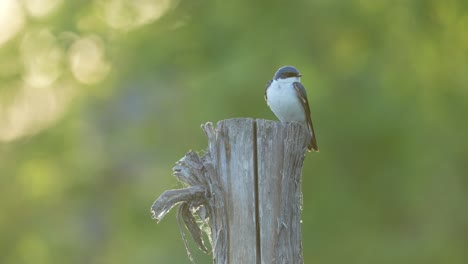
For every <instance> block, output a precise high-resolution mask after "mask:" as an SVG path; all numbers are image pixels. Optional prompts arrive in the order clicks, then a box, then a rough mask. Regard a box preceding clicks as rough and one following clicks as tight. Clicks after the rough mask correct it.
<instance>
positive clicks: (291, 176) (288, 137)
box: [151, 118, 309, 264]
mask: <svg viewBox="0 0 468 264" xmlns="http://www.w3.org/2000/svg"><path fill="white" fill-rule="evenodd" d="M202 129H203V130H204V131H205V133H206V135H207V137H208V150H207V152H206V153H205V154H204V155H203V156H201V157H200V156H199V155H198V154H196V153H195V152H192V151H190V152H189V153H187V154H186V155H185V156H184V157H183V158H182V159H181V160H179V161H178V162H177V164H176V166H175V167H174V175H175V176H176V177H177V178H178V179H179V180H180V181H182V182H183V183H185V184H186V185H187V188H184V189H179V190H169V191H166V192H164V193H163V194H162V195H161V196H160V197H159V198H158V199H157V200H156V201H155V202H154V204H153V206H152V208H151V210H152V212H153V217H154V218H155V219H157V220H158V221H159V220H161V219H162V218H163V217H164V215H165V214H166V213H167V212H168V211H169V210H170V209H171V208H172V207H173V206H175V205H176V204H180V207H179V211H178V219H179V223H181V220H183V222H184V224H185V226H186V227H187V229H188V230H189V233H190V234H191V236H192V238H193V239H194V240H195V242H196V243H197V245H198V246H199V248H200V249H201V250H203V251H205V252H208V250H207V249H206V247H205V245H204V242H203V239H202V232H203V231H202V228H201V227H202V226H204V224H207V225H208V226H209V228H208V229H206V230H205V231H206V233H207V235H208V238H209V239H210V242H211V246H212V249H213V263H215V264H220V263H222V264H227V263H233V264H236V263H240V264H243V263H247V264H250V263H257V264H260V263H265V264H266V263H281V264H283V263H290V264H296V263H303V260H302V244H301V207H302V193H301V173H302V163H303V160H304V156H305V152H306V146H307V141H308V139H309V134H308V132H307V130H306V128H305V127H304V126H303V125H302V124H299V123H294V122H293V123H288V124H285V123H280V122H275V121H268V120H262V119H252V118H236V119H228V120H223V121H220V122H218V124H217V126H216V128H214V127H213V125H212V124H211V123H207V124H205V125H202ZM183 236H184V235H183ZM184 241H185V236H184ZM186 246H187V244H186ZM189 257H190V259H191V260H192V258H191V256H190V253H189ZM192 262H193V260H192Z"/></svg>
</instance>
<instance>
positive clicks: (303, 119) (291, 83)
mask: <svg viewBox="0 0 468 264" xmlns="http://www.w3.org/2000/svg"><path fill="white" fill-rule="evenodd" d="M301 76H302V75H301V74H300V73H299V71H298V70H297V69H296V68H295V67H293V66H284V67H281V68H279V70H278V71H276V73H275V76H274V77H273V80H270V81H268V83H267V87H266V89H265V100H266V102H267V104H268V106H269V107H270V108H271V111H273V113H274V114H275V115H276V117H278V119H279V120H280V121H281V122H292V121H295V122H299V123H303V124H307V128H308V129H309V132H310V134H311V138H310V142H309V144H308V145H307V150H309V151H312V150H314V151H319V149H318V146H317V137H316V135H315V132H314V126H313V125H312V119H311V118H310V109H309V102H308V101H307V94H306V90H305V88H304V86H302V84H301V83H300V81H301Z"/></svg>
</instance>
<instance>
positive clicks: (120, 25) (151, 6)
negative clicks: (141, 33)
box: [101, 0, 171, 29]
mask: <svg viewBox="0 0 468 264" xmlns="http://www.w3.org/2000/svg"><path fill="white" fill-rule="evenodd" d="M170 6H171V1H170V0H135V1H125V0H113V1H106V2H105V3H104V2H103V3H102V5H101V7H102V11H103V16H104V19H105V21H106V23H107V24H108V25H109V26H110V27H112V28H115V29H133V28H136V27H139V26H142V25H145V24H149V23H152V22H154V21H156V20H157V19H159V18H161V17H162V16H163V15H164V14H165V13H166V12H167V11H168V9H169V7H170Z"/></svg>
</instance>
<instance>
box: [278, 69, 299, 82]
mask: <svg viewBox="0 0 468 264" xmlns="http://www.w3.org/2000/svg"><path fill="white" fill-rule="evenodd" d="M301 76H302V75H301V74H300V73H299V71H298V70H297V69H296V68H295V67H294V66H284V67H281V68H279V69H278V70H277V71H276V73H275V77H273V79H274V80H282V79H288V78H294V79H297V80H299V78H300V77H301Z"/></svg>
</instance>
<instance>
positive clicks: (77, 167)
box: [0, 0, 468, 264]
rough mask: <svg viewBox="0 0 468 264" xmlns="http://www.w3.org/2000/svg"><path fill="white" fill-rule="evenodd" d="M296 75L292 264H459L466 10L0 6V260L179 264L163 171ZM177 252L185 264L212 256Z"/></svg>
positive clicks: (112, 1) (108, 1)
mask: <svg viewBox="0 0 468 264" xmlns="http://www.w3.org/2000/svg"><path fill="white" fill-rule="evenodd" d="M283 65H295V66H296V67H298V68H299V70H300V71H301V72H302V74H303V75H304V77H303V80H302V81H303V83H304V85H305V87H306V88H307V90H308V94H309V101H310V104H311V109H312V115H313V120H314V125H315V127H316V131H317V134H318V144H319V147H320V149H321V152H320V153H312V154H309V155H308V156H307V157H306V160H305V166H304V171H303V190H304V211H303V216H302V217H303V247H304V260H305V263H321V264H323V263H356V264H358V263H359V264H361V263H384V264H385V263H389V264H390V263H408V264H410V263H411V264H414V263H449V264H452V263H453V264H458V263H460V264H462V263H463V264H465V263H468V205H467V202H468V178H467V176H468V140H467V136H468V121H467V116H468V2H467V1H463V0H458V1H457V0H447V1H441V0H427V1H424V0H414V1H410V0H406V1H405V0H395V1H391V0H388V1H383V0H350V1H338V0H335V1H329V0H316V1H298V2H296V1H275V2H270V1H257V2H254V1H201V0H200V1H178V0H135V1H126V0H82V1H67V0H1V1H0V263H8V264H10V263H11V264H16V263H25V264H27V263H35V264H42V263H96V264H97V263H189V260H188V258H187V256H186V254H185V249H184V246H183V242H182V240H181V238H180V234H179V230H178V228H177V224H176V221H175V213H174V212H171V213H170V214H169V215H168V216H166V218H165V219H164V220H163V221H162V222H161V223H160V224H159V225H157V224H156V222H154V221H153V220H152V219H151V214H150V212H149V208H150V206H151V204H152V202H153V201H154V200H155V199H156V198H157V197H158V196H159V195H160V194H161V193H162V192H163V191H164V190H167V189H172V188H178V187H180V184H179V183H177V181H176V180H175V178H174V177H172V176H171V172H172V166H173V164H174V162H175V161H177V160H178V159H179V158H181V157H182V156H183V155H184V154H185V153H186V151H187V150H189V149H194V150H203V149H205V148H206V139H205V137H204V135H203V133H202V131H201V130H200V128H199V126H200V124H202V123H204V122H207V121H212V122H217V121H219V120H222V119H227V118H232V117H255V118H266V119H275V117H274V115H273V114H272V113H271V112H270V110H269V109H268V107H267V105H266V104H265V102H264V101H263V92H264V87H265V83H266V81H267V80H268V79H271V78H272V76H273V74H274V72H275V71H276V69H277V68H279V67H280V66H283ZM191 247H192V251H193V253H194V254H195V259H196V261H197V263H210V256H208V255H204V254H202V253H198V251H196V249H195V247H194V245H193V244H191Z"/></svg>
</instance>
